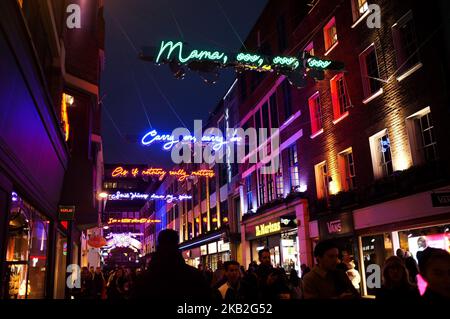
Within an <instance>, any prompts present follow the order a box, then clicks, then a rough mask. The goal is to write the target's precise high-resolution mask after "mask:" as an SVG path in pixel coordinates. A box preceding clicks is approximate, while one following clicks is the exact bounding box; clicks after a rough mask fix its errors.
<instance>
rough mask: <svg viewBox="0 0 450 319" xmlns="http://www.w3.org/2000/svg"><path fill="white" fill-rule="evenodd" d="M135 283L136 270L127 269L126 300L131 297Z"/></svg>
mask: <svg viewBox="0 0 450 319" xmlns="http://www.w3.org/2000/svg"><path fill="white" fill-rule="evenodd" d="M135 281H136V275H135V272H134V270H132V269H130V268H127V269H125V284H124V292H125V298H127V299H128V298H130V297H131V294H132V291H133V289H134V283H135Z"/></svg>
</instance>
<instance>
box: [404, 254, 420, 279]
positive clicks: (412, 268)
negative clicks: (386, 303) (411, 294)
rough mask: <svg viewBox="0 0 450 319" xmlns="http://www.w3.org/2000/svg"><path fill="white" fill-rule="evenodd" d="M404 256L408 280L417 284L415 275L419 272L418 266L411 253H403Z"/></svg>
mask: <svg viewBox="0 0 450 319" xmlns="http://www.w3.org/2000/svg"><path fill="white" fill-rule="evenodd" d="M405 256H406V258H405V260H404V262H405V267H406V269H408V275H409V282H411V283H412V284H414V285H417V275H418V274H419V266H418V265H417V262H416V260H415V259H414V258H413V257H412V256H411V253H409V255H408V253H406V254H405Z"/></svg>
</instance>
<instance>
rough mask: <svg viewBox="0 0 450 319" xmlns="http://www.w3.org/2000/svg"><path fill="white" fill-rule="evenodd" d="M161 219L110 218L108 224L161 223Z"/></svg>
mask: <svg viewBox="0 0 450 319" xmlns="http://www.w3.org/2000/svg"><path fill="white" fill-rule="evenodd" d="M160 222H161V220H159V219H150V218H110V219H109V220H108V225H111V224H155V223H160Z"/></svg>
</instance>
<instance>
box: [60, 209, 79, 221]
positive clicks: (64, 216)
mask: <svg viewBox="0 0 450 319" xmlns="http://www.w3.org/2000/svg"><path fill="white" fill-rule="evenodd" d="M58 216H59V220H73V219H74V217H75V206H59V208H58Z"/></svg>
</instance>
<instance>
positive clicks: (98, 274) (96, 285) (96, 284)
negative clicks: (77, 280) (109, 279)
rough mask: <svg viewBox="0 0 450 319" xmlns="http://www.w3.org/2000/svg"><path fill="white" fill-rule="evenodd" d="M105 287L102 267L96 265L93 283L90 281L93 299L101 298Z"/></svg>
mask: <svg viewBox="0 0 450 319" xmlns="http://www.w3.org/2000/svg"><path fill="white" fill-rule="evenodd" d="M104 289H105V277H104V276H103V273H102V269H101V268H100V267H97V268H96V269H95V273H94V278H93V283H92V295H93V298H94V299H102V297H103V290H104Z"/></svg>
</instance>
